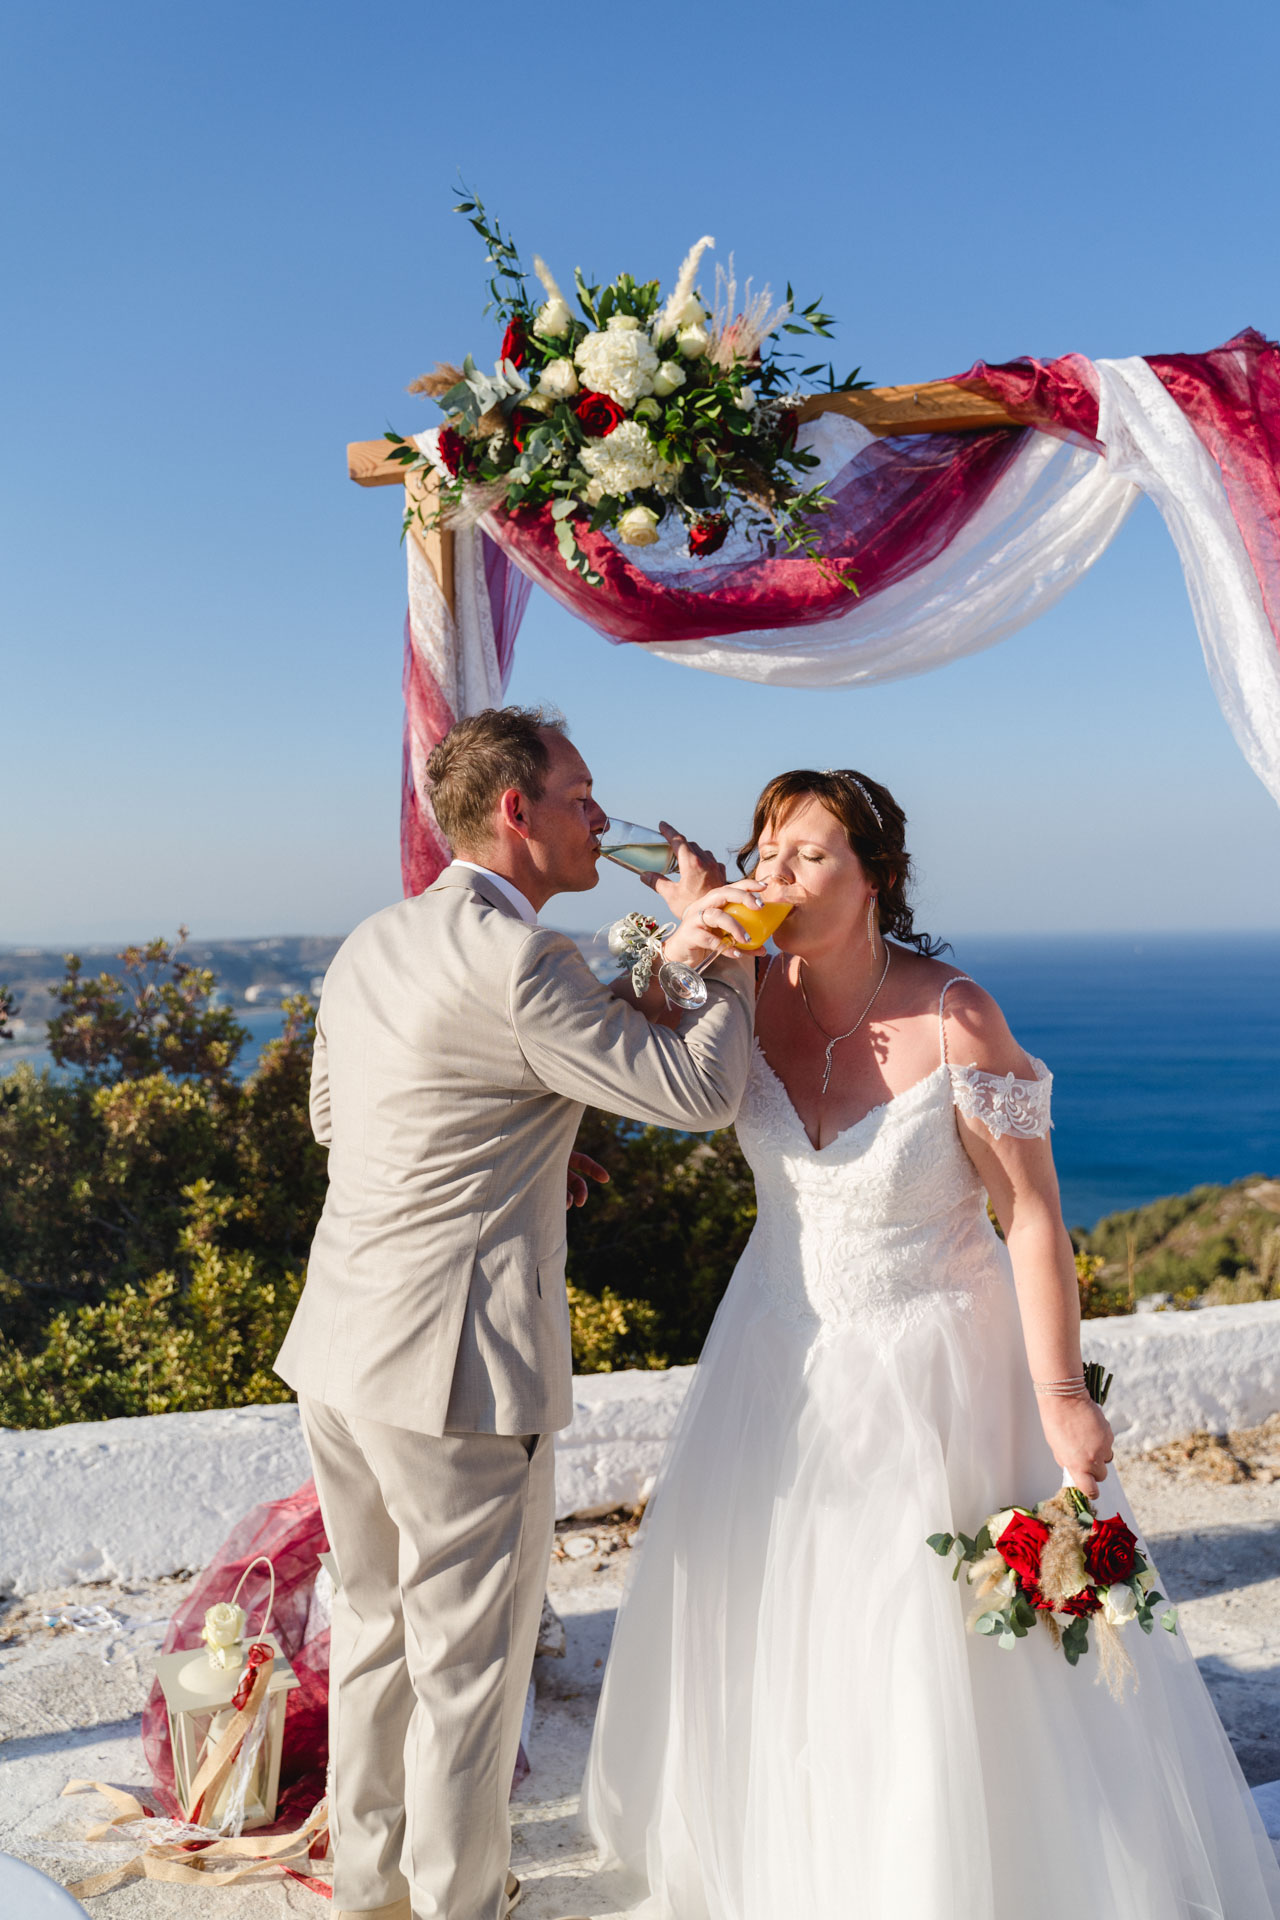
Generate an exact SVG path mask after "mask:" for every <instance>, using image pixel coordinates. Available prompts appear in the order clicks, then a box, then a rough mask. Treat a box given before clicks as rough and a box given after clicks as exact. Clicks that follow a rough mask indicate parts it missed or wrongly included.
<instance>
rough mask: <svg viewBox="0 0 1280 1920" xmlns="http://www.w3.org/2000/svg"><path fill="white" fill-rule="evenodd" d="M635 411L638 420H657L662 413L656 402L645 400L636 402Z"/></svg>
mask: <svg viewBox="0 0 1280 1920" xmlns="http://www.w3.org/2000/svg"><path fill="white" fill-rule="evenodd" d="M634 411H635V416H636V419H637V420H657V419H658V418H659V416H660V415H661V413H662V408H661V407H660V406H659V405H658V403H657V401H656V400H654V399H644V400H637V401H636V404H635V409H634Z"/></svg>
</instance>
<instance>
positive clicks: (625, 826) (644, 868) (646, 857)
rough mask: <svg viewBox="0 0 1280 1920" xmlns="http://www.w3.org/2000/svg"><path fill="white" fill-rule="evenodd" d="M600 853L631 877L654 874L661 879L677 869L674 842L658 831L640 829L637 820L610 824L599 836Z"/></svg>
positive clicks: (655, 829) (652, 828)
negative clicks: (632, 874) (633, 874)
mask: <svg viewBox="0 0 1280 1920" xmlns="http://www.w3.org/2000/svg"><path fill="white" fill-rule="evenodd" d="M600 851H601V853H602V854H603V855H604V857H605V859H606V860H612V861H613V863H614V865H615V866H618V867H626V869H627V871H628V872H629V873H652V874H656V875H657V877H658V878H659V879H661V878H662V877H663V875H664V874H668V873H673V872H674V871H675V867H676V856H675V851H674V849H673V847H672V845H671V842H670V841H669V840H667V839H665V838H664V837H663V835H662V834H660V833H659V832H658V830H657V828H656V827H638V826H637V825H636V824H635V822H634V820H610V821H609V822H608V824H607V825H606V827H605V830H604V832H603V833H602V834H601V835H600Z"/></svg>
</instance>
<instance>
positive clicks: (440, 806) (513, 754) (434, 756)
mask: <svg viewBox="0 0 1280 1920" xmlns="http://www.w3.org/2000/svg"><path fill="white" fill-rule="evenodd" d="M547 733H558V734H561V735H563V736H565V737H566V738H567V736H568V728H567V727H566V726H565V723H564V719H563V716H562V715H560V714H558V713H557V712H555V710H554V709H553V708H551V709H548V708H543V707H486V708H485V709H484V711H483V712H482V713H473V714H470V715H469V716H468V718H467V719H465V720H459V722H458V724H457V726H456V727H451V728H450V730H449V732H448V733H446V735H445V737H444V739H443V740H442V741H441V742H440V744H439V746H438V747H433V748H432V750H431V753H430V754H429V755H428V758H427V779H428V780H429V781H430V783H431V805H432V807H433V809H434V811H435V816H436V819H437V820H438V821H439V823H440V831H441V833H443V835H444V837H445V839H446V840H447V841H448V842H449V845H450V846H451V847H452V848H453V849H454V851H455V852H456V851H457V850H458V849H459V848H473V849H474V848H477V847H483V846H486V845H487V844H488V842H489V841H490V840H491V839H492V838H493V810H494V808H495V807H496V806H497V804H498V801H499V799H500V798H501V796H502V795H503V794H504V793H505V792H506V791H507V788H508V787H515V788H517V789H518V791H519V792H520V793H524V794H527V795H528V796H529V798H530V800H541V798H542V795H543V792H544V790H545V788H546V784H547V769H548V767H549V766H550V764H551V756H550V754H549V753H548V752H547V743H546V740H545V739H544V737H543V736H544V734H547Z"/></svg>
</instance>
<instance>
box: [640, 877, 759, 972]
mask: <svg viewBox="0 0 1280 1920" xmlns="http://www.w3.org/2000/svg"><path fill="white" fill-rule="evenodd" d="M727 900H741V901H742V902H743V904H744V905H746V906H752V907H758V906H759V905H760V888H759V887H753V886H752V885H751V883H750V881H748V880H736V881H732V882H731V883H730V884H729V885H728V886H723V885H722V886H718V887H712V888H711V889H710V891H709V892H707V893H704V894H702V895H701V897H700V898H698V899H696V900H694V901H693V903H692V905H690V906H689V907H687V908H686V909H685V913H684V917H683V919H682V920H681V922H680V924H679V926H678V927H677V928H676V930H675V932H674V933H673V934H671V936H670V937H669V939H668V940H667V942H666V945H665V947H664V948H663V953H664V955H665V957H666V958H667V959H668V960H683V961H684V963H685V965H686V966H689V967H696V966H698V965H699V964H700V963H701V962H702V961H704V960H706V959H707V958H709V956H710V955H711V954H713V953H724V954H726V955H731V954H733V953H734V952H737V953H743V952H745V951H746V950H747V949H746V948H745V947H744V946H743V945H742V944H741V943H742V941H743V940H744V939H745V935H744V933H743V930H742V928H741V926H740V925H739V924H738V922H737V921H736V920H735V919H734V918H733V916H732V915H731V914H728V913H726V912H725V910H724V906H725V902H726V901H727Z"/></svg>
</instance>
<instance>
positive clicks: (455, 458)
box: [436, 427, 466, 476]
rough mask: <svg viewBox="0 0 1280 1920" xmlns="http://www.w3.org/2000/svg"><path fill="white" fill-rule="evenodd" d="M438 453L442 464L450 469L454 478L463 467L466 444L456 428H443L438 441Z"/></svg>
mask: <svg viewBox="0 0 1280 1920" xmlns="http://www.w3.org/2000/svg"><path fill="white" fill-rule="evenodd" d="M436 451H437V452H438V453H439V455H440V461H441V464H442V465H443V466H444V467H446V468H447V469H448V471H449V474H450V476H453V475H455V474H456V473H457V471H458V468H459V467H460V466H461V465H462V456H463V454H464V453H465V451H466V443H465V442H464V440H463V438H462V435H461V434H460V433H459V432H458V431H457V430H456V428H454V427H441V429H440V433H439V436H438V437H437V440H436Z"/></svg>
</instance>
